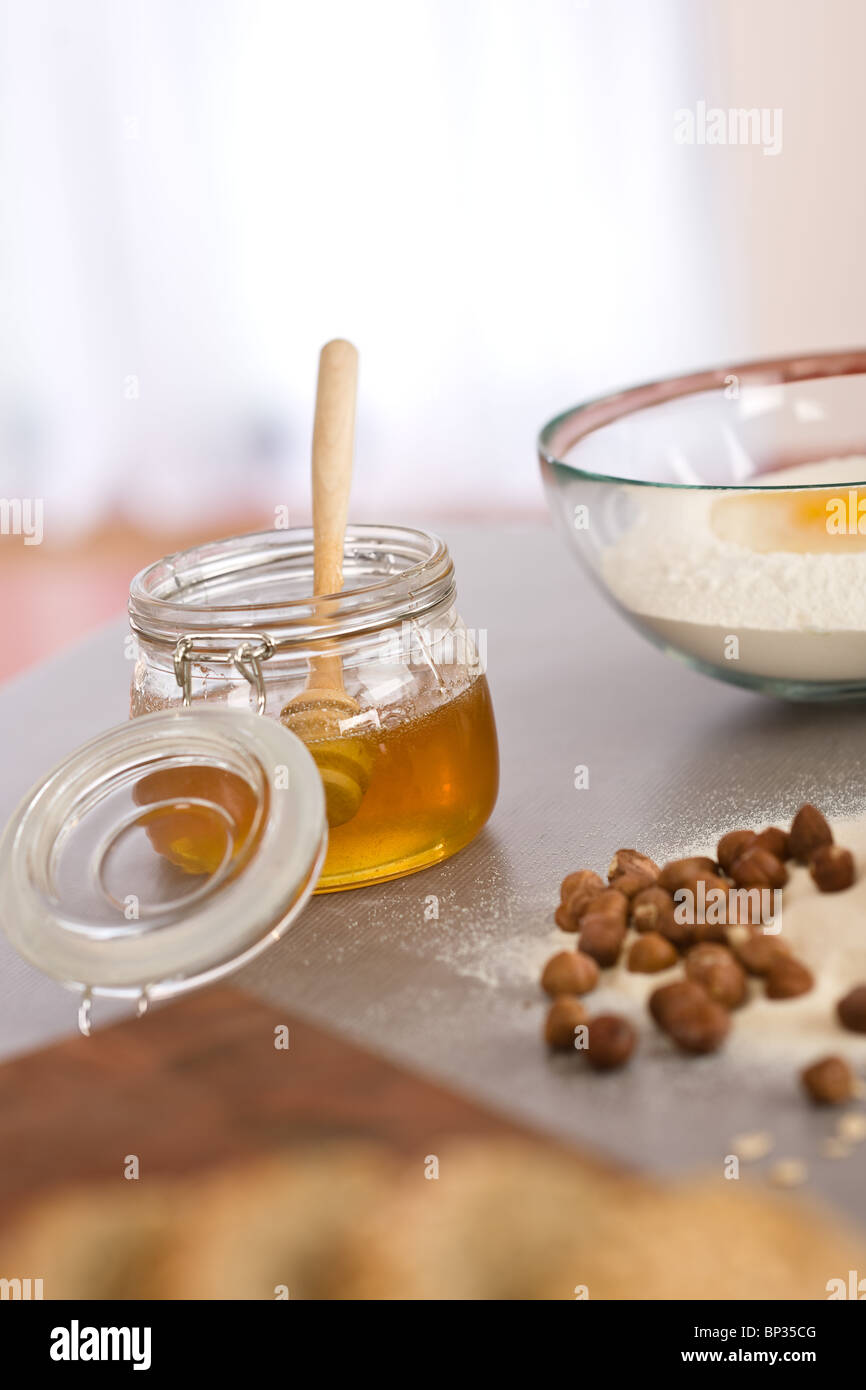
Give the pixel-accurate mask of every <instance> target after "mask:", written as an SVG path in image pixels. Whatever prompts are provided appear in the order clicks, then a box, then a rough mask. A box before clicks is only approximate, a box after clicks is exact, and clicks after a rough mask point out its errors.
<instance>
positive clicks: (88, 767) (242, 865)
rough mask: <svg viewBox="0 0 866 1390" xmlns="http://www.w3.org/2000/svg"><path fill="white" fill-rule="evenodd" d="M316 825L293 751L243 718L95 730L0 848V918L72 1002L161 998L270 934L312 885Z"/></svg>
mask: <svg viewBox="0 0 866 1390" xmlns="http://www.w3.org/2000/svg"><path fill="white" fill-rule="evenodd" d="M326 843H327V822H326V818H325V799H324V793H323V790H322V782H321V778H320V776H319V773H318V770H317V768H316V765H315V763H314V761H313V759H312V757H311V756H310V753H309V752H308V751H307V749H306V747H305V745H304V744H303V743H302V742H301V740H300V739H298V738H296V737H295V735H294V734H292V733H290V732H289V731H288V729H286V728H284V727H283V726H282V725H281V724H279V723H277V722H275V721H272V720H270V719H262V718H261V717H260V716H258V715H256V714H252V713H249V712H245V711H237V710H225V709H208V708H206V707H205V708H201V709H195V710H170V711H164V712H160V713H157V714H148V715H144V716H143V717H142V718H140V719H135V720H132V721H131V722H130V723H128V724H123V725H119V726H118V727H116V728H113V729H110V730H108V731H107V732H106V733H104V734H100V735H99V736H98V737H97V738H94V739H92V740H91V741H90V742H89V743H86V744H84V745H83V747H81V748H79V749H77V750H76V751H75V752H74V753H73V754H72V755H71V756H70V757H69V758H67V759H66V760H65V761H63V762H62V763H60V764H59V765H58V766H57V767H56V768H54V770H53V771H52V772H49V773H48V774H47V776H46V777H44V778H43V779H42V781H41V782H39V783H38V784H37V785H36V786H35V787H34V788H33V789H32V790H31V791H30V792H29V793H28V795H27V796H26V797H25V799H24V801H23V802H22V803H21V805H20V806H19V807H18V809H17V811H16V812H15V813H14V815H13V816H12V819H11V820H10V821H9V824H8V825H7V827H6V830H5V831H4V834H3V838H2V840H0V914H2V926H3V929H4V931H5V934H6V936H7V937H8V939H9V941H10V942H11V944H12V945H13V946H14V947H15V949H16V950H17V951H18V952H19V954H20V955H22V956H23V957H24V958H25V959H26V960H28V961H29V962H30V963H31V964H33V965H35V966H37V967H38V968H39V969H40V970H42V971H44V972H45V973H46V974H48V975H50V976H52V977H53V978H54V979H56V980H60V981H62V982H63V983H64V984H65V985H67V986H69V987H71V988H77V989H79V990H82V991H83V992H85V993H86V994H88V995H90V994H99V995H115V996H121V997H138V998H139V999H140V1000H142V1001H143V1003H144V1004H146V1002H147V1000H148V999H149V998H153V999H158V998H166V997H168V996H170V995H173V994H176V993H180V992H181V991H183V990H186V989H190V988H193V987H194V986H197V985H201V984H205V983H207V982H209V981H211V980H215V979H217V978H219V976H221V975H224V974H226V973H228V972H229V971H230V970H235V969H237V968H238V966H240V965H242V964H244V963H245V962H246V961H247V960H249V959H251V958H252V957H253V956H254V955H257V954H258V953H259V951H261V950H263V949H264V948H265V947H266V946H267V945H268V944H269V943H270V942H272V941H276V940H278V939H279V937H280V936H281V935H282V934H283V932H284V931H285V930H286V928H287V927H288V925H289V924H290V923H291V922H292V921H293V919H294V918H295V917H296V916H297V915H298V913H299V912H300V911H301V909H302V908H303V907H304V905H305V903H306V902H307V900H308V898H309V896H310V894H311V893H312V891H313V888H314V887H315V884H316V882H317V879H318V876H319V873H320V870H321V866H322V863H323V860H324V856H325V848H326Z"/></svg>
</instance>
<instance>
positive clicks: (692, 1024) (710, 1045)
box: [665, 994, 731, 1053]
mask: <svg viewBox="0 0 866 1390" xmlns="http://www.w3.org/2000/svg"><path fill="white" fill-rule="evenodd" d="M730 1026H731V1020H730V1015H729V1014H728V1011H727V1009H724V1008H722V1006H721V1004H716V1003H715V1002H714V1000H712V999H709V998H708V997H707V996H706V994H704V997H703V999H701V1000H696V1001H695V1002H694V1003H693V1004H682V1005H681V1006H680V1007H678V1008H676V1009H673V1010H672V1011H671V1013H670V1015H669V1016H668V1021H667V1025H666V1027H665V1032H666V1033H668V1034H669V1035H670V1037H672V1038H673V1040H674V1042H675V1043H676V1045H677V1047H679V1048H681V1050H682V1051H683V1052H695V1053H700V1052H715V1051H716V1049H717V1048H719V1047H721V1045H722V1043H723V1042H724V1040H725V1038H726V1037H727V1035H728V1031H729V1029H730Z"/></svg>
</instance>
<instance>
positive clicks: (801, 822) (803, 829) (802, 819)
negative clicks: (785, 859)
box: [789, 802, 833, 864]
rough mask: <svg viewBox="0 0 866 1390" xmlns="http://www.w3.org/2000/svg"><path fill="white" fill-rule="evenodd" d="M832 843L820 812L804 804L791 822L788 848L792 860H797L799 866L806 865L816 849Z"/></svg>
mask: <svg viewBox="0 0 866 1390" xmlns="http://www.w3.org/2000/svg"><path fill="white" fill-rule="evenodd" d="M832 843H833V831H832V830H831V829H830V827H829V825H828V824H827V822H826V820H825V819H824V817H823V816H822V815H821V812H820V811H819V810H818V808H817V806H811V805H810V804H809V802H806V805H805V806H801V807H800V809H799V811H798V812H797V814H796V816H795V817H794V819H793V821H792V822H791V834H790V838H789V846H790V851H791V856H792V858H794V859H798V860H799V861H800V863H801V864H808V862H809V860H810V859H811V858H812V855H813V854H814V853H815V850H816V849H819V848H820V847H821V845H832Z"/></svg>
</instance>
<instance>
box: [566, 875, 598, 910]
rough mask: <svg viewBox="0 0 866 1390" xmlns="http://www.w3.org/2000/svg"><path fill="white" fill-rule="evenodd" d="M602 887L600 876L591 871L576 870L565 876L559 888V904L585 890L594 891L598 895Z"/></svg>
mask: <svg viewBox="0 0 866 1390" xmlns="http://www.w3.org/2000/svg"><path fill="white" fill-rule="evenodd" d="M603 887H604V879H603V878H602V877H601V874H596V873H594V872H593V871H592V869H578V870H577V871H576V872H575V873H573V874H566V875H565V878H564V879H563V880H562V883H561V884H560V886H559V899H560V902H563V903H567V902H568V900H569V898H570V897H572V895H573V894H574V893H578V892H581V891H584V890H585V889H587V888H591V889H595V892H596V893H600V892H601V890H602V888H603Z"/></svg>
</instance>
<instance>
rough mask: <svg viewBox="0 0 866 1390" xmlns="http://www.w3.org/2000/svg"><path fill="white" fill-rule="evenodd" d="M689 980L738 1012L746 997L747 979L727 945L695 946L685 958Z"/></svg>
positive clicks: (724, 1005) (718, 1002)
mask: <svg viewBox="0 0 866 1390" xmlns="http://www.w3.org/2000/svg"><path fill="white" fill-rule="evenodd" d="M686 978H687V979H689V980H694V981H695V983H696V984H699V985H703V987H704V989H705V990H706V992H707V994H708V995H709V996H710V998H711V999H713V1000H715V1002H716V1003H717V1004H721V1005H722V1006H723V1007H724V1008H726V1009H737V1008H739V1006H740V1004H742V1003H743V1001H744V1000H745V998H746V976H745V973H744V971H743V968H742V966H741V965H739V964H738V962H737V961H736V960H735V958H734V956H733V955H732V954H731V952H730V951H729V950H728V948H727V946H720V945H716V944H714V943H711V942H706V943H704V944H702V945H699V946H693V947H692V949H691V950H690V951H689V953H688V955H687V956H686Z"/></svg>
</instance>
